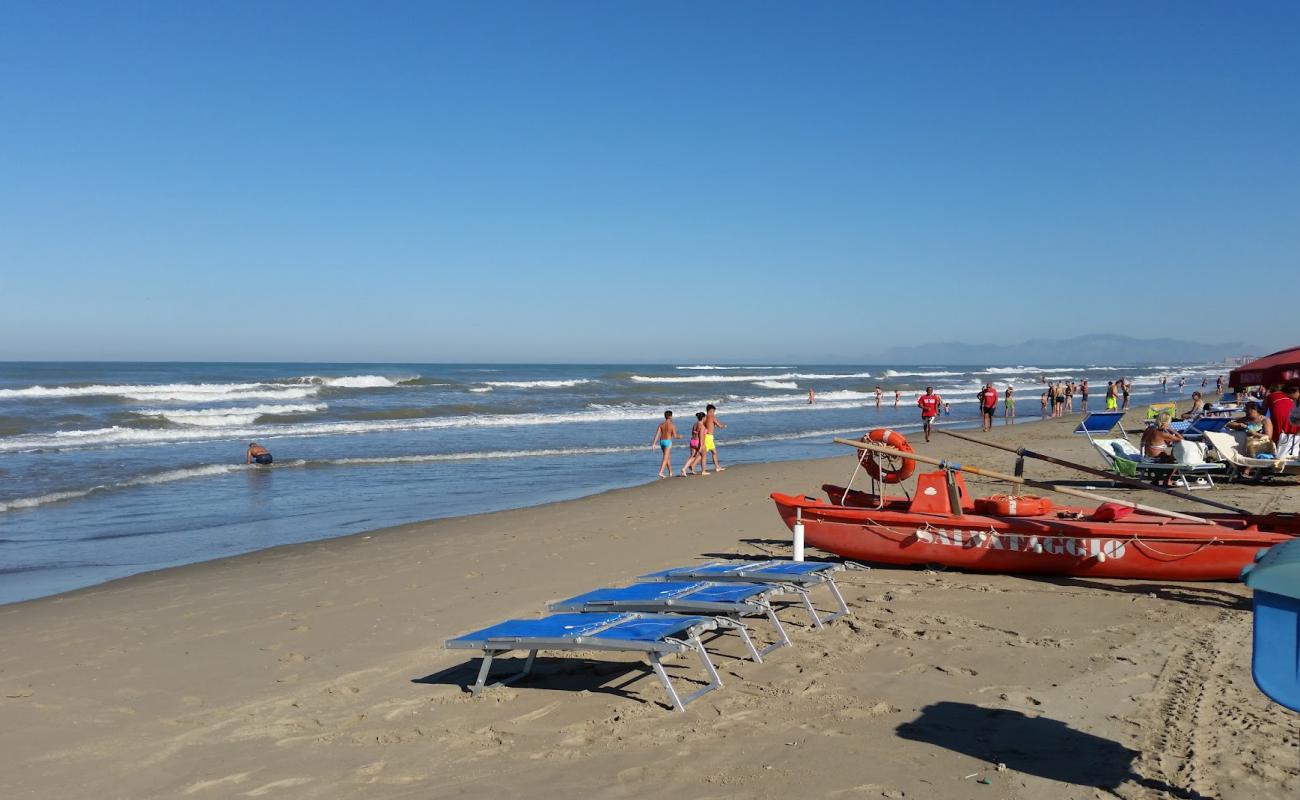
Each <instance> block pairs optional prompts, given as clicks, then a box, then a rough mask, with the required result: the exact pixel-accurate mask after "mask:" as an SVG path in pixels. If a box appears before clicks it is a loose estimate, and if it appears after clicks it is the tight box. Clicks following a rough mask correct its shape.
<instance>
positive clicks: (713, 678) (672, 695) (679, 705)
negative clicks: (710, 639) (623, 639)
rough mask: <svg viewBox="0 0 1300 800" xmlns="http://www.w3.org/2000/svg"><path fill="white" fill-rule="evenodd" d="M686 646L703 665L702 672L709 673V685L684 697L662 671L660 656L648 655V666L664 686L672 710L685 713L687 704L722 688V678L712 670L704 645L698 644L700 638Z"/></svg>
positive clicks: (695, 638) (694, 639)
mask: <svg viewBox="0 0 1300 800" xmlns="http://www.w3.org/2000/svg"><path fill="white" fill-rule="evenodd" d="M686 644H687V645H689V646H690V647H691V649H692V650H694V651H695V653H696V655H698V656H699V657H700V663H702V664H703V665H704V670H705V671H706V672H708V673H709V683H708V685H707V686H703V687H701V688H699V689H696V690H695V691H693V692H691V693H690V694H688V695H686V696H685V697H682V696H680V695H678V694H677V690H676V689H675V688H673V683H672V681H671V680H669V678H668V672H667V670H665V669H664V665H663V661H662V660H661V658H660V655H659V654H658V653H650V654H649V655H650V665H651V666H652V667H654V670H655V674H656V675H658V676H659V681H660V683H662V684H663V685H664V690H665V691H666V692H668V699H669V700H671V701H672V703H673V708H675V709H677V710H678V711H685V710H686V704H687V703H690V702H692V701H694V700H696V699H698V698H699V697H700V696H701V695H704V694H707V693H709V692H711V691H713V690H714V689H717V688H720V687H721V686H722V677H721V676H720V675H718V671H717V669H715V668H714V666H713V662H712V661H711V660H710V659H709V653H708V651H706V650H705V649H704V645H703V644H701V643H700V638H699V637H698V636H692V637H691V638H690V639H689V640H688V641H687V642H686Z"/></svg>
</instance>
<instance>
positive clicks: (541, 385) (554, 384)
mask: <svg viewBox="0 0 1300 800" xmlns="http://www.w3.org/2000/svg"><path fill="white" fill-rule="evenodd" d="M584 383H595V381H593V380H591V379H590V378H573V379H570V380H558V381H483V384H484V385H485V386H495V387H500V388H509V389H568V388H571V387H573V386H581V385H583V384H584ZM471 391H473V390H471Z"/></svg>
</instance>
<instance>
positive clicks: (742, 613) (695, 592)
mask: <svg viewBox="0 0 1300 800" xmlns="http://www.w3.org/2000/svg"><path fill="white" fill-rule="evenodd" d="M787 591H788V589H787V588H786V587H785V586H782V585H780V584H773V583H711V582H707V581H695V582H660V583H634V584H632V585H631V586H624V587H622V588H618V589H608V588H607V589H595V590H593V591H590V592H587V593H585V594H580V595H578V596H577V597H570V598H569V599H567V600H557V601H555V602H554V603H551V604H550V609H551V610H552V611H576V612H581V613H591V612H600V611H648V612H652V613H673V614H707V615H709V616H719V615H721V616H726V617H728V618H730V619H732V620H734V621H736V622H737V623H738V627H736V628H735V630H736V632H737V633H738V634H739V635H740V638H741V639H742V640H743V641H744V642H745V647H746V648H747V649H748V650H749V655H750V658H752V659H754V661H757V662H760V663H761V662H762V661H763V656H765V655H767V654H768V653H770V652H772V651H773V650H775V649H777V648H778V647H784V646H785V645H788V644H790V637H788V636H786V634H785V628H784V627H783V626H782V625H781V620H780V619H778V618H777V616H776V611H775V610H774V609H773V608H772V601H771V598H772V597H774V596H776V595H780V594H785V593H786V592H787ZM756 616H765V617H767V619H768V620H769V621H770V622H771V623H772V628H773V629H774V630H775V631H776V638H777V640H776V642H775V643H773V644H770V645H767V646H766V647H764V648H763V649H762V650H759V649H758V648H757V647H755V646H754V641H753V639H752V638H750V635H749V631H748V629H747V628H746V627H745V626H744V625H743V624H739V623H740V618H741V617H756Z"/></svg>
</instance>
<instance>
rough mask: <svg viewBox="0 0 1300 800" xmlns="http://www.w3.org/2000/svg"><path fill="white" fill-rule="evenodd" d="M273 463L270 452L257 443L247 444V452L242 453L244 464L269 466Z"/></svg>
mask: <svg viewBox="0 0 1300 800" xmlns="http://www.w3.org/2000/svg"><path fill="white" fill-rule="evenodd" d="M272 461H274V459H273V458H271V452H270V451H269V450H267V449H266V448H265V447H263V446H261V445H260V444H258V443H257V442H249V443H248V452H246V453H244V463H245V464H270V463H271V462H272Z"/></svg>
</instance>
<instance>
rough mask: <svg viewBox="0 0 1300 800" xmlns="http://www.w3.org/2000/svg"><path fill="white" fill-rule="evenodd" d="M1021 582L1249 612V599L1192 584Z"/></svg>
mask: <svg viewBox="0 0 1300 800" xmlns="http://www.w3.org/2000/svg"><path fill="white" fill-rule="evenodd" d="M1018 577H1020V578H1021V579H1023V580H1027V581H1034V582H1037V583H1050V584H1053V585H1055V586H1064V587H1073V588H1078V589H1097V590H1100V591H1103V592H1116V593H1119V594H1134V595H1153V596H1155V597H1157V598H1159V599H1161V600H1170V601H1173V602H1175V603H1186V604H1188V605H1193V606H1209V607H1211V608H1222V609H1228V610H1232V611H1249V610H1250V607H1251V605H1250V598H1249V597H1246V596H1244V595H1239V594H1235V593H1233V592H1229V591H1225V590H1223V589H1215V588H1213V587H1210V586H1200V585H1197V584H1194V583H1183V584H1178V583H1145V582H1138V581H1131V580H1114V581H1105V580H1090V579H1088V578H1072V577H1065V576H1060V575H1020V576H1018Z"/></svg>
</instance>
